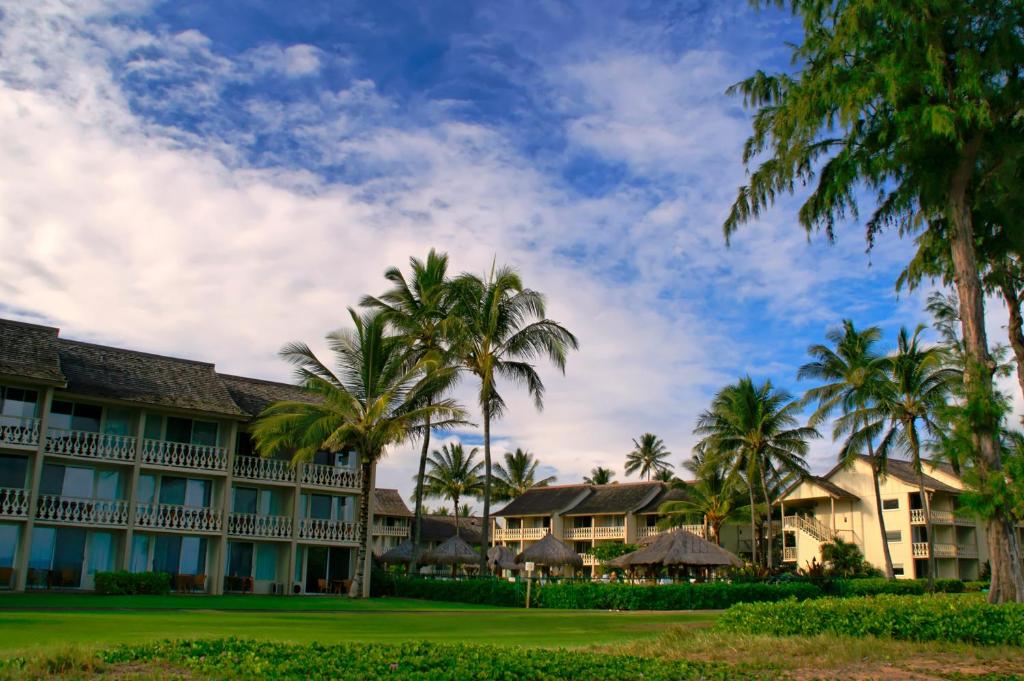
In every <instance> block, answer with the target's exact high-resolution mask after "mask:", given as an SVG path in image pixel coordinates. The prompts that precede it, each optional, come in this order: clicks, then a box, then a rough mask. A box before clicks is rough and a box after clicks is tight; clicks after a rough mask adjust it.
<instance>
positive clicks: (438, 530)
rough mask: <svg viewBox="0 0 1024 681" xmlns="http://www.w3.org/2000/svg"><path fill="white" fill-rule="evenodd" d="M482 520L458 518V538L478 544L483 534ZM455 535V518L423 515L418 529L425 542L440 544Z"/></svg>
mask: <svg viewBox="0 0 1024 681" xmlns="http://www.w3.org/2000/svg"><path fill="white" fill-rule="evenodd" d="M482 527H483V518H480V517H477V516H469V517H468V518H459V536H460V537H462V538H463V539H465V540H466V541H467V542H469V543H470V544H479V543H480V541H481V538H482V537H483V533H482V532H481V528H482ZM454 535H455V516H450V515H425V516H423V524H422V525H421V527H420V536H421V537H422V539H423V541H426V542H431V541H434V542H442V541H444V540H445V539H448V538H449V537H451V536H454Z"/></svg>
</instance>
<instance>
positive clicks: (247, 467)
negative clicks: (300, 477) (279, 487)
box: [232, 456, 295, 483]
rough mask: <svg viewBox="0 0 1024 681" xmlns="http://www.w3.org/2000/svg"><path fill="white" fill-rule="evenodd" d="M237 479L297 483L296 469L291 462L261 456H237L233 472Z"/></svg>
mask: <svg viewBox="0 0 1024 681" xmlns="http://www.w3.org/2000/svg"><path fill="white" fill-rule="evenodd" d="M232 473H233V475H234V476H235V477H236V478H245V479H246V480H260V481H262V482H283V483H294V482H295V467H294V466H292V464H291V462H290V461H282V460H281V459H264V458H262V457H259V456H236V457H235V463H234V467H233V470H232Z"/></svg>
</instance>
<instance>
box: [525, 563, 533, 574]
mask: <svg viewBox="0 0 1024 681" xmlns="http://www.w3.org/2000/svg"><path fill="white" fill-rule="evenodd" d="M526 571H527V572H533V562H532V561H526Z"/></svg>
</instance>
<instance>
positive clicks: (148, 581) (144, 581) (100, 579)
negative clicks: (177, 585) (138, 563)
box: [96, 570, 171, 596]
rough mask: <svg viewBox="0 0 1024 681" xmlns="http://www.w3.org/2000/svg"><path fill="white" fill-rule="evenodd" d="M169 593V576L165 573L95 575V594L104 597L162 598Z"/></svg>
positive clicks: (103, 573) (98, 573)
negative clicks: (136, 595) (141, 596)
mask: <svg viewBox="0 0 1024 681" xmlns="http://www.w3.org/2000/svg"><path fill="white" fill-rule="evenodd" d="M170 592H171V576H170V575H169V574H167V573H166V572H128V571H127V570H118V571H117V572H97V573H96V593H98V594H103V595H105V596H123V595H133V594H155V595H158V596H162V595H164V594H168V593H170Z"/></svg>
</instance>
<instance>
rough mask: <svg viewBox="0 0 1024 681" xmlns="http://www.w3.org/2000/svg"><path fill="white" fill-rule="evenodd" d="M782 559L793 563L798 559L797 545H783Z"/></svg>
mask: <svg viewBox="0 0 1024 681" xmlns="http://www.w3.org/2000/svg"><path fill="white" fill-rule="evenodd" d="M782 560H784V561H785V562H787V563H793V562H795V561H796V547H795V546H784V547H782Z"/></svg>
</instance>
